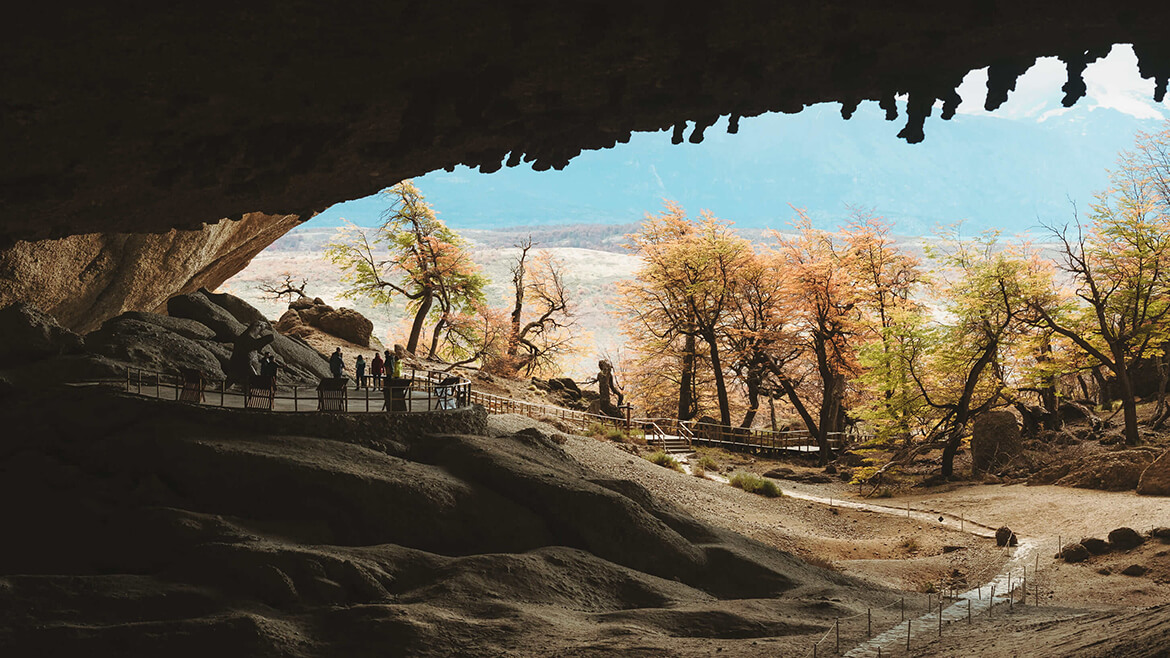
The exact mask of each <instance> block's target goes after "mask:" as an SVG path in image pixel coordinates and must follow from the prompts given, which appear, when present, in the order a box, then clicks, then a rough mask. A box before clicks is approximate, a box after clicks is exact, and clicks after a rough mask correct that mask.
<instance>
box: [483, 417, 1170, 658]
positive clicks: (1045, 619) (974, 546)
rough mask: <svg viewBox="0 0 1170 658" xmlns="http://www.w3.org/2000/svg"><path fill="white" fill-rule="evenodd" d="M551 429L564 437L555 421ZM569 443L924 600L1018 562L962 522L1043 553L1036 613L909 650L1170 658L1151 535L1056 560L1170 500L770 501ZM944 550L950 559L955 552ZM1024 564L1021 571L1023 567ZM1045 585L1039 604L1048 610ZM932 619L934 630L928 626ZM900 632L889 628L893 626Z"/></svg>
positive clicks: (1032, 496) (984, 492)
mask: <svg viewBox="0 0 1170 658" xmlns="http://www.w3.org/2000/svg"><path fill="white" fill-rule="evenodd" d="M491 425H492V427H493V429H494V430H495V431H497V432H500V433H506V432H510V431H515V430H516V429H519V428H522V427H529V426H539V423H537V422H536V421H533V420H531V419H528V418H524V417H521V416H493V417H492V419H491ZM542 429H544V430H545V431H555V430H552V428H549V427H547V426H544V427H542ZM564 447H565V449H566V450H567V451H568V452H569V453H570V454H571V455H573V456H574V457H575V458H576V459H578V460H579V461H581V462H582V463H584V464H586V465H588V466H590V467H592V468H594V469H596V470H598V471H599V472H601V473H603V474H606V475H610V476H613V477H621V478H627V479H631V480H634V481H636V482H639V483H641V484H643V485H644V486H646V487H647V488H648V489H650V490H651V491H653V492H654V493H656V494H657V495H659V496H661V497H662V498H664V499H666V500H670V501H672V502H674V503H675V504H677V505H679V506H681V507H683V508H684V509H686V510H687V511H688V512H690V513H691V514H693V515H695V516H696V517H698V518H701V519H703V520H705V521H708V522H710V523H713V524H716V525H720V526H722V527H725V528H728V529H730V530H734V531H736V532H739V533H741V534H744V535H746V536H748V537H751V538H753V539H756V540H758V541H761V542H764V543H767V544H770V545H772V546H775V547H777V548H780V549H783V550H787V551H792V552H795V553H797V554H799V555H801V556H802V557H803V558H805V559H809V560H812V561H814V562H817V563H824V562H825V561H827V562H829V563H831V566H832V567H833V568H835V569H837V570H839V571H842V572H844V573H848V574H850V575H854V576H858V577H861V578H864V579H868V580H870V581H872V582H875V583H879V584H882V585H887V586H892V587H896V588H901V589H904V590H909V591H917V592H922V591H929V590H930V589H932V588H938V587H940V586H946V585H948V584H949V585H953V586H956V587H959V588H964V587H974V586H975V585H976V584H980V583H981V579H982V578H984V577H986V578H988V579H989V578H990V576H991V575H994V574H995V573H997V572H999V571H1001V570H1002V569H1003V568H1004V567H1005V565H1007V564H1008V563H1009V558H1010V554H1011V553H1010V552H1009V551H1006V550H1004V549H999V548H996V547H995V546H994V543H993V542H991V541H989V540H987V539H983V538H979V537H976V536H974V535H973V534H968V533H961V532H958V531H956V530H955V529H951V528H949V527H947V525H948V524H951V523H952V521H953V520H954V518H956V517H958V518H963V519H964V520H965V521H966V522H967V523H968V524H970V525H968V526H967V527H968V529H972V527H971V526H972V525H974V526H976V527H975V528H974V530H976V531H977V532H986V530H985V529H986V528H996V527H999V526H1001V525H1006V526H1008V527H1010V528H1012V529H1013V531H1015V532H1016V533H1017V534H1018V535H1019V536H1020V537H1021V538H1022V539H1026V540H1027V542H1028V543H1029V544H1031V545H1033V546H1035V547H1036V550H1034V551H1031V552H1030V553H1029V555H1030V556H1031V557H1029V558H1028V560H1027V562H1028V572H1029V573H1030V574H1031V576H1030V578H1031V583H1032V584H1031V585H1030V586H1029V591H1030V594H1029V595H1030V596H1031V597H1032V598H1031V599H1030V602H1031V605H1026V606H1023V607H1017V608H1016V609H1015V610H1014V611H1013V613H1012V615H1011V616H1008V617H1004V618H1002V619H999V620H998V621H994V622H992V621H989V620H987V619H986V618H983V619H980V618H979V617H978V616H976V618H975V620H974V623H973V624H971V625H970V626H966V625H964V624H963V623H947V624H946V628H945V633H944V636H943V637H942V638H941V639H939V638H938V637H937V636H935V634H934V633H933V632H923V633H916V634H915V635H914V638H913V643H912V648H911V652H910V654H909V655H923V656H925V655H948V656H949V655H980V656H993V657H994V656H1005V657H1006V656H1024V655H1028V656H1032V655H1045V656H1067V655H1077V656H1081V655H1085V656H1161V655H1170V605H1167V604H1166V602H1167V601H1170V545H1166V544H1164V543H1162V542H1160V541H1157V540H1149V541H1147V542H1146V543H1145V544H1143V545H1142V546H1139V547H1137V548H1135V549H1133V550H1130V551H1117V552H1112V553H1108V554H1105V555H1098V556H1093V557H1092V558H1091V559H1090V560H1088V561H1086V562H1083V563H1079V564H1067V563H1065V562H1063V561H1062V560H1057V559H1056V558H1055V554H1056V552H1057V546H1058V543H1068V542H1069V541H1070V538H1071V541H1078V540H1080V539H1081V538H1082V537H1098V538H1102V539H1104V538H1105V537H1106V536H1107V535H1108V533H1109V531H1110V530H1113V529H1115V528H1118V527H1123V526H1124V527H1131V528H1134V529H1136V530H1138V531H1140V532H1143V533H1144V532H1146V531H1148V530H1150V529H1151V528H1154V527H1160V526H1170V499H1167V498H1160V497H1147V496H1138V495H1137V494H1135V493H1133V492H1104V491H1095V490H1087V489H1072V488H1067V487H1055V486H1039V487H1027V486H1024V485H981V484H980V485H948V486H947V487H944V488H941V489H940V490H935V491H924V492H918V493H912V494H908V495H903V496H897V497H895V498H884V499H864V498H861V497H860V496H859V495H858V493H857V490H856V489H855V488H853V487H850V486H848V485H847V484H845V483H843V482H839V481H833V482H831V483H827V484H807V483H801V482H795V481H790V480H780V481H778V483H779V484H780V485H781V488H782V490H784V491H785V492H787V493H788V494H789V495H787V496H785V497H782V498H778V499H767V498H762V497H760V496H756V495H753V494H748V493H745V492H743V491H740V490H738V489H735V488H733V487H730V486H728V485H726V484H722V483H720V482H716V481H713V480H711V479H700V478H698V477H694V476H690V475H684V474H682V473H678V472H675V471H671V470H669V469H666V468H662V467H659V466H656V465H654V464H651V463H650V462H648V461H646V460H645V459H642V458H641V457H640V456H639V455H638V454H637V453H638V450H637V449H636V448H634V447H632V446H627V445H621V444H616V443H612V442H608V441H601V440H598V439H591V438H583V437H574V436H567V435H566V436H565V446H564ZM722 458H723V459H724V460H725V462H726V463H724V464H722V467H723V469H724V472H725V473H726V472H730V471H732V470H752V471H755V472H763V471H766V470H768V469H769V468H772V467H774V466H776V465H778V464H777V463H775V462H772V461H771V460H757V459H756V458H754V457H751V456H744V455H723V456H722ZM785 465H786V466H788V467H790V468H792V469H793V470H794V471H796V472H797V473H798V474H801V473H816V472H820V471H819V469H816V468H812V467H809V466H808V465H806V464H801V463H799V462H796V463H789V464H785ZM799 495H806V496H816V497H822V498H832V499H834V500H836V501H857V502H864V503H868V504H873V505H879V506H888V507H889V508H890V511H891V512H892V513H890V514H881V513H877V512H870V511H857V510H849V509H842V508H839V507H838V508H830V507H829V506H828V505H825V504H822V503H813V502H808V501H804V500H799V499H798V498H797V496H799ZM907 504H909V505H910V506H911V508H912V509H913V510H914V511H915V512H916V518H915V519H906V518H902V517H899V516H898V512H897V510H899V509H900V508H902V507H904V506H905V505H907ZM924 511H929V512H931V513H932V514H935V513H939V514H945V515H947V517H948V519H947V523H946V524H943V523H936V522H933V519H932V520H922V517H923V516H924V515H923V514H921V512H924ZM944 547H946V550H947V551H950V552H944ZM954 547H959V548H957V549H955V548H954ZM1018 562H1019V561H1018V560H1017V561H1016V562H1015V563H1013V564H1016V565H1017V566H1018ZM1131 565H1139V566H1142V567H1143V568H1144V569H1146V570H1147V571H1146V573H1144V574H1142V575H1140V576H1131V575H1124V574H1122V573H1121V572H1122V570H1124V569H1126V568H1127V567H1129V566H1131ZM1037 568H1039V576H1037V575H1036V573H1037V572H1036V569H1037ZM1037 590H1039V594H1040V597H1039V600H1040V602H1041V605H1040V606H1039V607H1037V606H1036V605H1035V604H1036V602H1037V599H1036V598H1035V594H1036V592H1037ZM914 606H915V610H914V612H913V613H912V614H913V615H922V614H924V612H925V611H924V610H921V609H918V608H919V602H916V603H915V604H914ZM853 623H854V624H859V623H860V621H855V622H853ZM924 623H925V625H927V626H929V625H930V622H929V621H928V620H927V621H926V622H924ZM888 625H889V622H888V620H886V621H885V624H883V628H885V627H888ZM863 632H864V631H863V629H862V627H860V626H853V627H852V628H851V629H850V633H849V636H848V637H847V638H846V639H845V640H843V641H844V644H843V647H845V648H848V647H852V646H855V645H857V644H858V643H860V642H861V640H862V639H864V636H863V635H862V633H863ZM825 647H826V648H827V647H828V645H825ZM843 650H844V649H843ZM851 655H853V654H851ZM856 655H876V653H873V652H872V651H870V652H865V651H859V652H856ZM883 655H907V654H906V651H905V647H904V646H903V645H901V644H900V642H899V643H897V646H896V647H895V646H894V645H890V646H887V647H886V651H885V653H884V654H883Z"/></svg>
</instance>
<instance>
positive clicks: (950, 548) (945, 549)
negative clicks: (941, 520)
mask: <svg viewBox="0 0 1170 658" xmlns="http://www.w3.org/2000/svg"><path fill="white" fill-rule="evenodd" d="M964 548H966V547H965V546H943V553H954V552H955V551H961V550H963V549H964Z"/></svg>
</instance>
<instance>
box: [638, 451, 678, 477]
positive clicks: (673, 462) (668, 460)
mask: <svg viewBox="0 0 1170 658" xmlns="http://www.w3.org/2000/svg"><path fill="white" fill-rule="evenodd" d="M646 459H647V460H648V461H649V462H650V463H651V464H658V465H659V466H662V467H663V468H669V469H671V470H675V471H678V472H679V473H682V472H683V467H682V466H681V465H680V464H679V463H678V460H677V459H675V458H674V457H671V456H670V455H668V454H666V453H665V452H662V451H661V450H659V451H658V452H652V453H650V454H649V455H646Z"/></svg>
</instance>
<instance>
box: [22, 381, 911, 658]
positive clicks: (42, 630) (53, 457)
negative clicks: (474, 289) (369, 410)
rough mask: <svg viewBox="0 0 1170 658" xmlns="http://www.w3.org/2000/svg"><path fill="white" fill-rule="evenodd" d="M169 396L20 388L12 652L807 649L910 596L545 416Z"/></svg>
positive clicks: (657, 652) (286, 653)
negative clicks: (686, 503)
mask: <svg viewBox="0 0 1170 658" xmlns="http://www.w3.org/2000/svg"><path fill="white" fill-rule="evenodd" d="M14 395H15V396H17V397H13V396H14ZM171 404H173V403H164V402H158V401H145V400H134V399H130V398H127V397H126V396H120V395H116V394H112V393H107V392H105V391H102V390H100V389H94V388H92V387H91V388H80V389H75V390H71V391H69V392H68V394H64V393H63V392H60V391H57V392H55V393H54V394H53V395H50V396H41V395H34V394H31V393H30V394H17V393H11V392H10V393H9V397H7V398H6V399H5V400H4V404H3V405H2V406H0V415H2V418H0V423H3V425H4V426H5V427H6V428H8V429H9V430H10V431H9V432H6V435H5V441H4V443H3V446H2V449H0V471H2V473H3V474H2V476H0V489H2V490H0V501H3V503H2V504H3V507H4V509H3V518H4V519H5V525H6V527H5V535H6V537H8V538H9V539H8V540H7V541H5V542H4V543H3V545H2V546H0V620H3V621H0V654H3V655H30V654H36V655H45V656H64V655H77V654H78V653H81V652H84V653H85V654H86V655H90V656H103V655H176V656H185V655H200V656H206V655H209V654H214V653H220V654H228V655H235V654H239V653H240V652H245V653H247V654H249V655H272V656H276V655H280V656H290V655H291V656H297V655H303V656H310V655H312V656H320V655H345V656H360V655H387V654H389V655H453V654H461V655H549V654H558V655H601V654H608V653H614V652H621V653H632V654H634V655H638V654H643V655H651V654H652V655H663V654H669V655H707V654H708V653H710V652H712V651H717V650H722V652H723V653H724V654H726V655H758V654H759V653H760V652H761V651H762V652H764V653H767V654H768V655H792V656H796V655H801V654H803V653H804V652H805V651H807V648H808V642H807V640H808V638H810V637H811V636H813V635H816V634H820V633H823V632H824V631H825V629H827V628H828V626H829V625H830V624H831V623H832V621H831V620H832V618H833V617H835V616H841V615H846V614H854V613H856V612H857V611H859V610H864V609H865V607H867V606H872V605H877V604H880V603H886V602H889V601H890V600H892V599H893V597H895V596H897V595H896V594H895V593H894V592H893V591H891V590H888V589H885V588H881V587H876V586H874V585H873V584H867V583H863V582H862V581H859V580H857V579H854V578H851V577H849V576H847V575H844V574H841V573H838V572H835V571H832V570H825V569H821V568H818V567H815V566H810V565H808V564H805V563H803V562H801V561H799V560H797V559H796V558H794V557H793V556H792V555H790V554H788V553H785V552H783V551H780V550H777V549H775V548H773V547H770V546H768V545H766V544H763V543H760V542H758V541H753V540H751V539H748V538H745V537H743V536H741V535H738V534H736V533H734V532H731V531H729V530H727V529H726V528H724V527H721V526H719V525H715V524H712V523H709V522H707V521H704V520H703V519H701V518H696V517H695V516H694V515H692V514H690V513H688V512H687V511H686V510H685V509H683V508H682V507H680V506H678V505H676V504H675V503H673V502H671V501H669V500H666V499H664V498H662V497H660V496H657V495H654V494H651V493H649V492H648V490H647V489H646V488H645V487H644V486H643V485H642V484H640V483H636V482H632V481H629V480H623V479H617V478H615V477H614V476H615V475H617V474H616V473H609V472H604V471H602V472H599V471H597V470H595V469H593V468H591V467H589V466H588V465H585V464H582V463H581V462H580V461H578V460H577V459H574V458H573V457H572V455H571V452H567V451H566V450H565V448H563V447H562V446H561V445H558V443H556V442H554V441H553V440H550V439H549V438H547V437H545V436H543V435H542V434H540V433H534V432H522V433H518V434H509V435H507V436H500V437H491V438H489V437H440V436H418V437H416V438H414V439H410V440H408V441H405V442H402V443H394V444H387V445H384V446H382V447H381V448H382V449H381V450H374V449H370V448H365V447H361V446H357V445H352V444H349V443H345V442H341V441H338V440H335V439H328V438H319V437H314V436H311V435H308V433H307V431H305V432H300V433H297V432H289V431H288V430H287V428H285V429H282V430H281V432H283V433H281V434H269V433H264V432H258V431H256V430H255V424H254V423H251V424H249V425H248V427H245V426H242V425H234V424H233V423H232V422H231V421H230V420H227V421H225V420H224V418H225V417H226V418H228V419H230V418H232V417H233V416H231V415H227V416H225V417H211V416H209V417H208V418H203V419H201V418H193V417H191V416H190V415H189V414H198V413H202V412H203V410H202V409H201V408H198V407H195V408H191V409H190V411H189V414H181V415H176V414H172V413H168V411H167V409H168V407H169V405H171ZM66 411H67V413H66ZM355 422H377V417H374V418H371V419H370V420H369V421H365V420H362V421H355ZM249 428H251V429H249ZM579 441H584V439H581V440H579ZM566 445H567V444H566ZM696 482H697V480H696Z"/></svg>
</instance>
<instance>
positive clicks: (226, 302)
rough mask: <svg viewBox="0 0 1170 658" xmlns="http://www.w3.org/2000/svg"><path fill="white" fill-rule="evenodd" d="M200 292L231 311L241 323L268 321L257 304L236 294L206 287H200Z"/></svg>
mask: <svg viewBox="0 0 1170 658" xmlns="http://www.w3.org/2000/svg"><path fill="white" fill-rule="evenodd" d="M199 292H200V293H202V294H203V296H204V297H206V298H207V299H209V300H211V303H213V304H215V305H217V306H219V307H220V308H222V309H223V310H225V311H227V312H228V313H231V315H232V317H233V318H235V319H236V320H238V321H239V322H240V324H243V325H249V324H252V323H253V322H268V318H266V317H264V314H263V313H261V312H260V311H259V310H258V309H257V308H256V307H255V306H252V305H251V304H249V303H248V302H246V301H244V300H242V299H240V298H239V297H236V296H235V295H229V294H227V293H226V292H210V291H208V290H207V289H206V288H200V289H199Z"/></svg>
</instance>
